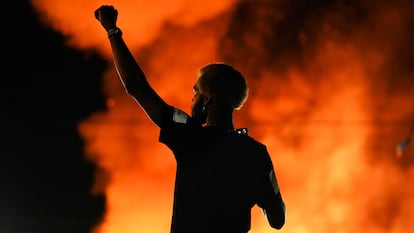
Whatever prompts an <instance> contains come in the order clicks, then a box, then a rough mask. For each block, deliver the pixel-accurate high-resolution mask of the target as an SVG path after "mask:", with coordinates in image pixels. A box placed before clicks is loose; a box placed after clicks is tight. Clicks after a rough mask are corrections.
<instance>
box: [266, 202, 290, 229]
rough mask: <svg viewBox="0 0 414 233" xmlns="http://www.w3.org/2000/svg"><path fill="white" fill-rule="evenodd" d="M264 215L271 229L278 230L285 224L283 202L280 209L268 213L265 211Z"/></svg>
mask: <svg viewBox="0 0 414 233" xmlns="http://www.w3.org/2000/svg"><path fill="white" fill-rule="evenodd" d="M264 214H265V216H266V218H267V220H268V222H269V225H270V226H271V227H272V228H275V229H277V230H280V229H282V227H283V226H284V225H285V223H286V207H285V204H284V203H283V201H282V203H281V206H280V208H278V209H277V210H268V211H266V209H265V210H264Z"/></svg>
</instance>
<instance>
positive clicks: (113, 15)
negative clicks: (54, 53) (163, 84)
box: [95, 5, 168, 126]
mask: <svg viewBox="0 0 414 233" xmlns="http://www.w3.org/2000/svg"><path fill="white" fill-rule="evenodd" d="M117 17H118V11H117V10H116V9H115V8H114V7H113V6H110V5H103V6H101V7H99V8H98V9H97V10H96V11H95V18H96V19H97V20H98V21H99V22H100V23H101V25H102V26H103V28H104V29H105V30H106V32H107V34H108V39H109V41H110V44H111V49H112V56H113V60H114V64H115V68H116V70H117V72H118V76H119V78H120V80H121V82H122V85H123V86H124V88H125V90H126V92H127V93H128V94H129V95H130V96H132V97H133V98H134V99H135V100H136V101H137V102H138V104H139V106H141V108H142V109H143V110H144V112H145V113H146V114H147V116H148V117H149V118H150V119H151V120H152V121H153V122H154V123H155V124H156V125H157V126H160V124H161V119H162V114H163V113H164V112H165V110H166V108H168V105H167V104H166V103H165V102H164V100H162V99H161V97H160V96H159V95H158V94H157V93H156V92H155V91H154V89H153V88H152V87H151V86H150V84H149V83H148V81H147V79H146V77H145V74H144V72H143V71H142V70H141V67H140V66H139V65H138V63H137V61H136V60H135V58H134V57H133V55H132V53H131V51H130V50H129V48H128V46H127V45H126V43H125V41H124V40H123V38H122V32H121V30H120V29H119V28H118V27H117V25H116V22H117Z"/></svg>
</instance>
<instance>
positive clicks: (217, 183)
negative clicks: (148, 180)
mask: <svg viewBox="0 0 414 233" xmlns="http://www.w3.org/2000/svg"><path fill="white" fill-rule="evenodd" d="M170 110H171V111H170V112H168V113H167V114H166V115H165V116H166V117H164V121H163V124H162V125H161V132H160V137H159V141H160V142H162V143H164V144H165V145H167V146H168V147H169V148H170V149H171V150H172V151H173V153H174V156H175V158H176V161H177V172H176V181H175V191H174V206H173V219H172V226H171V232H172V233H221V232H223V233H246V232H248V231H249V229H250V219H251V218H250V217H251V216H250V213H251V208H252V207H253V206H254V205H255V204H258V205H259V206H260V207H262V208H264V209H266V208H279V206H280V201H279V200H278V199H277V195H280V194H278V193H279V190H278V186H277V182H276V178H275V176H274V172H273V165H272V162H271V159H270V156H269V154H268V152H267V149H266V147H265V146H264V145H263V144H261V143H259V142H257V141H256V140H254V139H253V138H252V137H250V136H248V135H247V130H246V129H239V130H232V131H229V130H224V129H218V128H214V127H202V126H200V125H197V124H195V123H194V122H192V119H191V117H190V116H188V115H187V114H185V113H184V112H182V111H180V110H177V109H174V108H171V109H170ZM275 184H276V185H275ZM278 201H279V202H278Z"/></svg>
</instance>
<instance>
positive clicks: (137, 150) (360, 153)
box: [32, 0, 414, 233]
mask: <svg viewBox="0 0 414 233" xmlns="http://www.w3.org/2000/svg"><path fill="white" fill-rule="evenodd" d="M32 2H33V3H34V5H35V6H36V7H37V9H38V10H39V12H40V13H41V14H40V15H41V16H42V20H43V21H44V22H45V23H48V24H49V25H51V27H53V28H55V29H58V30H60V31H62V32H63V33H65V34H67V35H70V36H71V38H72V40H71V41H70V45H71V46H76V47H80V48H99V49H100V50H101V51H102V54H103V55H105V56H107V57H108V59H111V56H110V50H109V42H108V41H107V38H106V35H105V32H104V31H103V29H102V28H101V27H100V25H99V23H98V22H97V21H96V20H95V19H94V17H93V11H94V10H95V9H96V8H97V7H98V6H99V5H101V3H100V1H94V2H91V1H88V2H85V1H80V0H77V1H75V0H70V1H69V0H67V1H63V0H62V1H54V0H33V1H32ZM112 2H113V3H112V4H114V5H115V6H116V7H117V8H118V9H119V12H120V15H119V26H120V27H121V28H122V30H123V32H124V38H125V40H126V41H127V43H128V44H130V45H131V49H132V50H133V51H134V52H135V54H136V57H137V58H138V61H139V62H140V63H141V65H142V66H143V69H144V71H145V72H146V74H147V76H148V78H149V81H150V83H151V84H152V85H153V87H154V88H155V89H156V90H157V91H159V93H160V95H161V96H162V97H163V98H165V99H166V100H167V101H168V102H169V103H170V104H173V105H175V106H177V107H180V108H182V109H183V110H189V106H190V101H191V90H192V86H193V83H194V81H195V75H196V73H195V72H196V70H197V68H198V67H200V66H202V65H204V64H206V63H208V62H211V61H217V60H226V59H225V58H227V59H229V57H232V58H231V59H230V60H229V62H231V63H233V64H237V65H238V66H239V67H241V68H240V69H241V70H242V71H243V73H245V74H246V76H247V78H248V81H249V84H250V86H251V92H250V96H249V99H248V101H247V103H246V105H245V107H244V108H243V109H242V110H240V112H239V113H236V114H238V115H236V120H237V121H236V126H240V127H244V126H247V127H248V128H249V132H250V134H251V135H252V136H254V137H255V138H257V139H258V140H260V141H262V142H263V143H265V144H266V145H267V146H268V149H269V151H270V153H271V155H272V158H273V160H274V164H275V168H276V173H277V176H278V181H279V183H280V186H281V190H282V194H283V196H284V199H285V201H286V205H287V223H286V225H285V227H284V228H283V229H282V230H281V232H292V233H311V232H321V233H324V232H326V233H330V232H337V233H347V232H364V233H385V232H387V233H388V232H391V233H408V232H414V223H413V222H412V220H411V219H412V216H413V215H414V186H412V185H409V184H412V182H413V181H414V166H413V164H414V159H412V158H411V159H410V157H409V156H410V155H411V156H413V153H412V151H409V150H408V151H406V152H407V153H408V155H407V156H405V157H401V160H398V161H397V160H395V156H393V155H394V153H395V152H394V149H395V144H396V143H397V141H398V140H399V138H398V137H399V136H401V137H403V136H404V134H403V132H404V128H401V127H395V125H391V126H387V125H385V126H384V125H382V122H394V123H395V122H397V121H399V120H400V119H401V118H402V119H411V118H410V115H413V114H414V101H413V99H414V94H413V93H414V83H413V82H412V81H407V80H412V75H413V74H414V72H413V71H412V70H407V69H406V68H404V67H402V66H398V64H397V63H396V62H395V61H391V59H390V58H389V57H394V58H395V57H396V58H397V61H398V58H400V57H399V56H396V52H395V51H400V50H399V49H400V47H399V46H400V44H405V45H407V43H405V42H407V41H411V40H407V39H406V38H407V37H408V38H409V34H408V32H407V28H409V27H408V26H407V25H409V24H408V22H410V20H411V21H412V14H411V13H410V12H411V11H410V9H412V8H410V7H412V6H411V5H412V4H411V3H410V2H409V1H403V0H401V1H396V3H394V4H395V5H391V3H389V5H387V6H384V5H380V4H378V3H377V2H375V4H374V3H371V4H369V3H365V2H364V3H365V5H364V6H365V8H363V9H364V10H365V11H366V12H365V14H362V13H361V12H359V11H358V10H360V9H357V7H349V6H345V5H341V4H340V3H339V4H332V5H329V7H332V8H334V10H341V13H342V14H337V13H338V12H336V13H331V11H330V10H332V9H330V8H329V7H326V8H324V9H326V12H325V11H321V10H320V9H322V8H319V7H313V8H312V7H311V4H310V6H309V9H306V10H307V12H310V13H309V14H305V12H303V11H301V13H302V14H304V15H300V17H303V18H304V19H303V24H301V25H300V26H298V24H297V22H296V21H294V20H292V18H289V16H292V14H293V13H291V12H290V11H294V7H293V8H292V7H291V8H289V7H287V6H289V4H288V3H279V2H278V1H274V2H272V1H269V2H268V5H266V6H264V7H263V8H260V9H259V8H257V9H256V8H253V5H254V3H249V1H245V2H243V3H237V2H235V0H228V1H207V2H203V3H202V4H201V3H198V2H196V1H189V0H188V1H185V0H181V1H169V0H157V1H120V2H117V1H112ZM263 2H264V3H265V2H266V1H263ZM282 2H283V1H282ZM340 2H342V1H340ZM362 2H363V1H362ZM368 2H369V1H368ZM105 4H108V3H105ZM109 4H111V3H109ZM249 4H251V5H249ZM283 4H285V5H283ZM372 4H374V5H372ZM410 4H411V5H410ZM282 5H283V7H282ZM293 5H294V4H293ZM249 6H251V7H249ZM255 6H256V5H255ZM360 7H362V6H360ZM368 9H369V10H368ZM342 10H343V11H342ZM361 11H362V10H361ZM344 12H345V13H344ZM358 13H360V14H362V16H361V15H358ZM289 14H291V15H289ZM344 15H345V16H349V17H348V18H347V17H344ZM238 17H240V18H238ZM364 17H365V18H364ZM283 19H286V20H287V19H290V20H292V24H289V23H288V25H289V27H288V29H285V31H282V32H281V33H280V34H274V35H276V36H275V37H274V38H273V37H271V36H269V35H272V33H274V31H278V30H282V29H283V27H282V26H283V22H285V23H286V22H287V21H283ZM352 19H354V20H355V21H352ZM270 20H273V21H272V23H273V24H272V23H269V21H270ZM239 21H240V22H242V23H239V24H237V22H239ZM237 25H239V27H240V28H237ZM292 25H293V26H292ZM285 26H286V25H285ZM290 27H291V28H290ZM341 27H342V28H341ZM237 29H239V30H237ZM253 29H255V30H256V31H254V30H253ZM251 31H252V32H253V33H251ZM289 32H295V33H297V36H296V37H292V38H290V39H294V40H296V39H297V41H298V44H297V46H299V47H300V48H301V49H302V51H301V52H300V53H299V55H298V56H297V57H296V59H292V57H294V56H291V54H294V55H295V51H296V52H297V51H298V50H295V49H293V48H291V47H289V43H288V42H286V41H288V40H286V41H285V42H286V44H288V46H287V47H283V46H282V45H281V46H279V47H278V46H276V47H272V48H275V49H276V48H277V49H278V50H277V51H276V52H280V54H273V52H269V51H268V50H269V48H268V47H267V46H275V44H278V43H279V40H278V39H279V38H281V39H280V40H281V41H282V42H283V40H282V39H283V38H286V37H284V36H285V35H284V34H283V33H287V34H288V35H289ZM411 36H412V35H411ZM229 38H230V39H229ZM263 38H271V42H269V43H262V42H263V41H264V39H263ZM411 39H412V38H411ZM229 41H230V42H229ZM233 42H234V43H233ZM280 43H281V42H280ZM240 44H241V45H243V46H237V45H240ZM223 46H224V47H223ZM226 46H230V47H232V48H233V49H232V50H231V49H230V50H229V49H228V47H226ZM249 48H250V49H251V50H250V51H249ZM246 51H248V52H246ZM286 51H287V52H286ZM250 52H251V53H252V54H250ZM266 53H268V54H267V55H262V54H266ZM243 54H244V55H246V54H248V56H242V55H243ZM269 54H270V55H269ZM286 54H288V55H286ZM296 55H297V54H296ZM263 57H265V58H266V60H265V62H264V61H262V60H260V59H261V58H263ZM272 59H273V60H272ZM401 59H402V58H401ZM272 62H273V63H272ZM264 63H266V65H264ZM252 64H257V65H252ZM269 64H272V65H273V64H276V65H277V67H279V68H278V70H276V71H275V69H274V68H273V67H272V65H269ZM276 65H275V66H276ZM255 66H256V67H255ZM257 66H258V67H257ZM388 68H390V70H391V71H390V70H388ZM258 69H260V73H259V72H257V70H258ZM390 72H392V73H393V74H395V75H396V76H398V77H397V78H399V79H398V80H400V82H403V83H404V84H400V85H397V84H395V83H391V84H392V85H390V84H389V82H387V81H389V80H391V82H397V81H393V79H392V78H393V77H391V78H390V77H389V75H387V74H388V73H390ZM409 77H411V79H410V78H409ZM104 79H105V87H104V88H105V91H106V93H107V96H108V111H106V112H102V113H96V114H95V115H94V116H92V117H91V118H90V119H87V120H86V121H85V122H83V123H82V124H81V125H80V126H79V127H80V132H81V134H82V136H83V137H84V139H85V141H86V143H87V146H86V148H85V150H86V154H87V155H88V158H89V159H90V160H92V161H94V162H95V163H96V164H97V165H98V166H99V167H102V168H103V169H104V170H105V171H107V173H108V174H109V178H108V177H106V176H101V175H99V174H98V175H97V177H96V182H95V186H94V187H93V190H92V191H93V192H94V193H99V192H103V193H105V195H106V197H107V201H108V202H107V212H106V215H105V219H104V221H103V222H102V223H101V224H100V225H99V226H97V227H96V233H118V232H123V233H130V232H131V233H132V232H147V233H158V232H168V231H169V227H170V221H171V219H170V218H171V212H172V198H173V185H174V175H175V161H174V159H173V156H172V154H171V152H170V151H169V150H168V149H167V148H166V147H165V146H163V145H162V144H160V143H158V142H157V140H158V130H157V128H156V127H155V126H154V125H152V123H150V121H149V120H148V119H147V118H146V117H145V115H144V114H143V113H142V111H141V110H140V109H139V108H138V106H137V105H136V104H135V103H134V102H133V101H132V100H131V99H130V98H129V97H128V96H127V95H126V94H125V91H124V90H123V89H122V86H121V85H120V83H119V80H118V78H117V76H116V73H115V71H114V69H113V68H110V69H109V70H108V73H107V74H106V76H105V77H104ZM390 86H393V88H395V90H397V91H394V92H392V91H391V92H390V91H389V89H390V88H391V87H390ZM401 106H404V107H401ZM407 127H408V126H407ZM378 135H382V137H378ZM409 153H411V154H409ZM404 159H405V160H404ZM269 231H270V227H269V226H268V224H267V223H266V222H265V220H264V218H263V216H262V213H261V212H260V210H259V209H257V208H254V209H253V222H252V230H251V233H262V232H269Z"/></svg>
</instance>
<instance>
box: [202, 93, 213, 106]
mask: <svg viewBox="0 0 414 233" xmlns="http://www.w3.org/2000/svg"><path fill="white" fill-rule="evenodd" d="M212 102H213V97H212V96H211V95H209V96H206V97H205V98H204V105H203V106H204V107H206V106H207V105H209V104H211V103H212Z"/></svg>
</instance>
